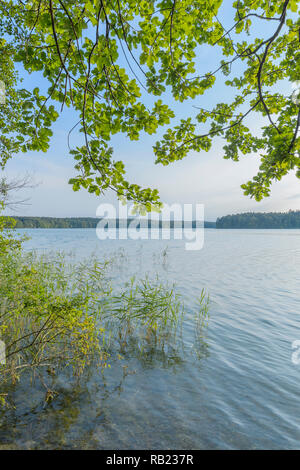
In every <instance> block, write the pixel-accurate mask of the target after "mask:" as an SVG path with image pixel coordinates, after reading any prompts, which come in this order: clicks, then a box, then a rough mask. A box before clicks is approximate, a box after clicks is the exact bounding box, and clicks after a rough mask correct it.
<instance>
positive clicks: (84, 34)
mask: <svg viewBox="0 0 300 470" xmlns="http://www.w3.org/2000/svg"><path fill="white" fill-rule="evenodd" d="M228 4H229V1H228V0H226V1H225V0H224V1H222V0H180V1H179V0H159V1H158V0H147V1H146V0H127V1H123V0H82V1H81V2H78V1H76V0H27V1H22V0H4V1H1V2H0V10H1V11H0V14H1V20H0V28H1V33H2V39H1V41H0V48H1V54H0V57H1V59H0V68H1V75H2V77H4V81H5V83H6V87H7V103H6V106H3V105H2V106H1V107H0V127H1V130H2V135H1V138H0V148H1V159H2V165H3V166H4V165H5V163H6V161H7V159H8V158H9V157H10V156H11V155H12V154H13V153H16V152H18V151H22V152H26V151H28V150H43V151H47V149H48V147H49V142H50V137H51V134H52V132H51V126H52V124H53V122H54V121H55V120H56V119H57V117H58V115H59V112H60V111H61V110H62V109H63V108H64V106H67V107H72V108H73V109H74V110H75V111H76V112H77V114H78V123H77V125H78V126H77V128H78V129H79V130H80V132H81V133H82V135H83V137H84V145H82V146H79V147H76V148H75V149H71V150H70V153H71V154H72V155H73V157H74V158H75V160H76V169H77V170H78V176H77V177H76V178H73V179H71V180H70V183H71V184H72V185H73V189H74V190H75V191H76V190H79V189H80V188H81V187H84V188H86V189H87V190H88V191H89V192H91V193H95V194H96V195H99V194H101V193H103V192H104V191H105V190H106V189H108V188H111V189H113V190H114V191H116V192H117V195H118V196H119V197H126V198H127V199H128V200H133V201H135V202H137V203H141V204H143V206H144V207H146V209H147V210H150V209H151V208H152V207H153V205H158V206H159V204H160V203H159V195H158V191H157V190H155V189H154V190H153V189H142V188H141V187H140V186H139V185H137V184H131V183H129V182H128V181H127V180H126V179H125V168H124V164H123V162H122V161H114V160H113V149H112V147H111V145H110V141H111V139H112V136H113V135H114V134H117V133H123V134H125V135H126V136H127V137H128V138H129V139H131V140H138V139H139V138H140V136H141V133H142V132H146V133H148V134H155V133H156V132H157V130H158V129H159V127H160V126H166V125H168V124H170V122H171V119H172V118H174V111H173V110H172V109H171V108H170V106H169V105H168V104H166V103H164V101H163V99H162V98H161V97H163V94H164V92H169V93H171V94H172V96H173V98H174V99H175V100H177V101H179V102H184V101H185V100H190V99H194V98H197V97H199V98H198V101H197V103H199V101H200V103H201V95H203V94H204V93H205V92H206V91H208V90H209V89H213V87H216V86H217V84H216V79H217V78H218V76H219V75H221V76H222V75H223V76H224V82H225V84H226V86H228V87H229V88H230V89H231V91H230V93H229V94H228V95H229V96H231V95H233V98H232V100H231V101H229V102H225V101H224V102H221V103H217V104H216V105H215V106H214V107H212V109H203V108H200V109H199V110H198V112H197V114H196V116H195V118H194V119H193V118H191V117H188V118H187V119H182V120H181V121H180V122H179V124H177V125H174V126H173V127H170V128H168V129H167V130H166V131H165V133H164V134H163V137H162V138H161V139H160V141H158V142H157V143H156V144H155V145H154V147H153V149H154V154H155V157H156V163H161V164H163V165H168V164H170V163H171V162H173V161H175V160H180V159H182V158H184V157H186V156H187V155H188V153H189V152H190V151H196V152H200V151H202V150H204V151H208V150H209V149H210V148H211V145H212V142H213V139H215V138H217V137H222V138H223V139H224V140H225V145H224V147H223V148H224V157H225V158H230V159H232V160H234V161H237V160H238V159H239V158H240V156H241V155H246V154H250V153H253V152H254V153H258V152H259V154H260V158H261V165H260V169H259V172H258V174H257V175H256V176H255V177H254V178H253V180H252V181H249V182H248V183H246V184H244V185H243V186H242V188H243V190H244V193H245V194H246V195H250V196H251V197H254V198H255V199H256V200H261V199H262V198H263V197H264V196H268V195H269V194H270V185H271V183H272V182H273V181H274V180H280V179H281V178H282V177H283V176H284V175H286V174H287V173H288V172H289V171H290V170H293V169H295V170H296V174H297V176H298V177H300V158H299V148H300V140H299V137H298V129H299V124H300V108H299V104H298V103H297V100H292V99H291V94H290V95H289V96H285V95H284V94H283V93H281V92H280V88H282V87H280V86H279V87H278V86H277V88H276V87H275V85H280V83H281V82H282V81H284V80H286V81H291V82H294V81H295V80H297V79H298V78H299V76H300V60H299V59H300V50H299V40H300V21H299V18H298V15H297V13H298V11H299V2H298V1H297V0H285V1H283V0H237V1H234V2H233V3H232V6H231V9H230V10H228V11H229V12H231V13H232V25H231V26H230V27H229V28H226V27H225V26H224V25H223V24H222V22H221V21H220V8H221V7H228V6H229V5H228ZM257 31H259V32H260V36H261V37H255V36H256V34H255V33H256V32H257ZM270 31H271V32H270ZM199 46H201V47H203V46H204V47H206V48H208V49H209V53H211V54H212V56H213V57H214V56H215V57H216V58H217V57H219V56H220V55H221V60H220V63H219V64H218V65H217V66H216V68H215V70H206V71H204V73H203V70H201V74H200V73H199V70H198V69H199V60H201V52H199V50H200V49H201V48H200V47H199ZM15 62H20V63H21V64H22V65H23V67H24V68H25V70H26V71H27V72H28V73H31V72H35V71H40V72H41V73H42V75H43V77H44V79H45V81H46V82H48V84H49V89H48V94H47V96H42V95H41V94H40V91H39V89H38V88H35V89H34V90H33V92H32V93H31V92H29V91H27V90H24V89H20V88H18V87H17V74H16V72H15V70H14V63H15ZM239 63H240V66H239V67H236V64H239ZM124 64H125V65H124ZM201 67H203V65H201ZM241 70H242V71H241ZM278 90H279V91H278ZM146 94H150V95H153V96H154V97H155V103H154V105H153V106H152V107H149V106H148V105H147V99H145V96H146ZM55 102H56V105H55V106H54V104H55ZM57 103H59V104H60V105H58V104H57ZM251 115H254V116H257V118H256V120H257V122H259V123H260V122H261V123H262V125H261V126H260V129H259V131H258V133H257V135H254V133H253V130H250V128H249V127H248V126H249V118H251ZM247 123H248V124H247Z"/></svg>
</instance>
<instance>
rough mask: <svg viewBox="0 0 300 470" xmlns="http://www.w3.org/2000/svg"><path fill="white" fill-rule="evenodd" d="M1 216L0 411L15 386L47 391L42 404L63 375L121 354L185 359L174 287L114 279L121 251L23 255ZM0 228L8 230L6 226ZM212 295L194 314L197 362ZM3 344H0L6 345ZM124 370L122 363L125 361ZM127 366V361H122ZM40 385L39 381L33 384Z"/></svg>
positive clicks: (101, 365) (102, 365) (72, 376)
mask: <svg viewBox="0 0 300 470" xmlns="http://www.w3.org/2000/svg"><path fill="white" fill-rule="evenodd" d="M7 222H8V220H7V218H4V217H0V301H1V309H0V340H1V342H3V343H4V344H5V364H1V365H0V408H1V406H2V407H4V408H5V407H11V406H14V404H13V396H14V389H15V388H16V387H17V386H18V384H20V385H22V384H24V383H25V384H27V385H26V390H28V393H30V392H29V390H30V388H31V387H32V386H34V387H35V386H39V387H42V388H44V392H45V394H44V401H45V404H48V403H50V402H51V401H52V400H53V399H55V397H56V395H57V387H56V385H57V383H58V382H59V380H60V378H61V376H62V375H63V376H64V377H67V380H68V381H70V383H72V381H73V380H78V379H79V378H80V377H84V374H85V372H88V371H89V370H90V368H91V367H96V368H97V369H99V371H100V372H102V373H103V372H104V370H105V369H107V368H110V367H111V364H115V361H116V360H117V361H118V360H120V361H122V364H124V363H125V364H126V357H130V356H134V357H137V358H138V359H140V360H143V359H144V358H145V356H147V357H148V356H151V357H153V358H155V360H158V361H160V362H161V363H164V361H165V362H170V361H173V360H175V361H177V362H178V363H180V362H182V361H183V360H184V354H185V353H184V351H185V350H186V346H185V343H184V338H183V335H182V325H183V323H184V321H185V314H186V311H185V307H184V303H183V300H182V298H181V296H180V293H178V292H177V290H176V287H175V286H173V285H169V284H168V283H166V282H165V281H161V280H160V279H159V277H158V276H156V277H154V278H149V277H147V276H146V277H143V278H141V279H135V278H131V279H128V280H127V281H126V283H124V285H120V286H115V285H114V283H113V282H111V278H110V270H111V269H114V266H115V267H116V266H117V267H120V265H121V264H122V260H123V262H124V263H126V262H127V258H126V256H124V255H123V256H122V255H121V254H120V253H119V254H118V253H117V254H116V255H115V256H114V257H112V258H111V259H109V260H104V261H99V260H98V259H96V258H90V259H88V260H87V261H85V262H80V263H75V262H74V261H72V260H69V258H67V257H66V255H64V254H62V253H52V254H48V255H38V254H36V253H34V252H29V253H26V252H24V251H23V249H22V242H23V241H24V237H23V238H21V239H17V238H16V234H15V232H14V230H12V228H13V225H14V221H13V219H10V224H11V229H10V230H8V229H7ZM4 227H6V228H5V229H4ZM208 306H209V296H208V295H207V294H206V292H205V291H204V290H202V292H201V295H200V296H199V297H198V307H197V309H196V310H197V311H195V312H193V315H194V332H195V338H194V344H193V346H192V347H190V346H189V352H190V353H193V354H194V355H195V360H198V359H199V357H200V356H201V351H202V349H203V347H204V349H205V341H203V337H204V336H203V335H204V328H205V327H206V325H207V322H208V318H209V314H208ZM3 343H2V344H3ZM123 367H124V365H123ZM125 367H126V365H125ZM37 383H38V384H37Z"/></svg>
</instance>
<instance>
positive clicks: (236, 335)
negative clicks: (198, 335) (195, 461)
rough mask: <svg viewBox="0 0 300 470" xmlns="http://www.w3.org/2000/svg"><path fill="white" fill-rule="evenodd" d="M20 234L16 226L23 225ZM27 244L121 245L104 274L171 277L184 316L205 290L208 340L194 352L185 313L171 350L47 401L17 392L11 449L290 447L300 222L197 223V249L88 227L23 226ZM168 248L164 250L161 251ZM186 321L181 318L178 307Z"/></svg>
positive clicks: (299, 380)
mask: <svg viewBox="0 0 300 470" xmlns="http://www.w3.org/2000/svg"><path fill="white" fill-rule="evenodd" d="M23 232H25V230H24V231H23ZM26 233H28V234H29V235H30V236H31V237H32V239H31V240H30V241H29V242H27V244H26V246H27V248H28V249H31V248H34V249H38V250H65V251H67V252H73V254H75V256H76V257H77V258H81V257H85V256H89V255H90V254H91V253H92V252H93V253H96V254H97V255H98V256H99V257H100V258H101V257H103V256H108V255H109V254H110V253H113V252H115V251H116V250H122V251H123V253H124V258H125V260H126V261H125V262H123V264H122V263H121V264H120V266H119V267H118V269H117V270H116V272H115V274H114V277H115V282H116V283H120V284H121V283H122V282H124V280H126V279H128V277H129V276H130V275H131V274H138V275H142V274H143V273H145V272H149V273H156V272H157V273H159V275H160V277H161V278H164V279H168V280H170V281H175V282H176V284H177V288H178V290H179V291H180V292H181V293H182V294H183V295H184V298H185V303H186V306H187V310H188V315H190V318H191V315H192V314H193V311H194V310H195V307H196V304H195V297H196V296H197V295H199V294H200V292H201V289H202V288H205V289H206V290H207V291H209V293H210V297H211V304H210V321H209V326H208V329H207V338H206V343H207V344H206V346H204V347H203V351H202V353H201V356H200V357H199V358H198V359H197V357H195V354H193V352H192V349H191V345H192V340H193V330H192V322H190V323H189V320H188V321H187V322H186V324H185V327H184V341H185V351H184V352H183V353H182V355H181V357H162V358H159V357H151V358H150V357H149V360H147V359H145V360H143V361H141V360H139V359H138V358H137V357H133V356H131V357H127V358H126V365H128V368H127V369H126V373H124V370H125V369H123V368H122V367H121V366H120V364H119V363H113V364H112V368H111V370H110V371H108V372H107V373H106V374H105V378H103V377H102V376H101V374H99V373H96V372H95V371H91V374H90V375H89V376H88V377H87V378H86V381H85V383H83V384H81V385H80V386H72V385H71V384H68V383H63V381H62V384H61V393H60V395H59V397H58V398H57V400H56V401H54V402H53V403H52V404H51V405H50V406H47V407H45V406H44V405H43V400H42V396H43V395H41V394H40V393H39V391H36V392H34V393H32V394H28V392H27V393H26V390H25V389H24V390H22V388H21V386H20V387H19V389H18V390H17V391H16V393H15V400H16V403H17V409H16V410H15V411H14V412H10V413H8V414H6V415H1V417H0V425H1V429H0V443H2V444H6V445H9V444H12V445H14V446H17V447H21V448H97V449H142V448H150V449H253V448H272V449H273V448H274V449H277V448H285V449H290V448H300V365H295V364H293V362H292V360H291V355H292V352H293V351H292V347H291V344H292V342H293V341H294V340H300V328H299V326H300V282H299V274H300V272H299V271H300V269H299V266H300V230H290V231H287V230H236V231H234V230H213V229H208V230H205V242H204V248H203V249H202V250H200V251H186V250H185V249H184V242H183V241H178V240H169V241H147V240H145V241H131V240H128V241H118V240H106V241H99V240H97V238H96V235H95V231H94V230H92V229H91V230H87V229H86V230H81V229H73V230H54V229H53V230H26ZM166 247H168V249H167V256H163V255H162V252H163V250H164V249H165V248H166ZM188 318H189V316H188Z"/></svg>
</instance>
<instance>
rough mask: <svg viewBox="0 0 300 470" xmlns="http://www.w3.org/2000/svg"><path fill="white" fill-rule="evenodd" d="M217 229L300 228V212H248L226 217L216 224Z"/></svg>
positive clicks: (218, 220)
mask: <svg viewBox="0 0 300 470" xmlns="http://www.w3.org/2000/svg"><path fill="white" fill-rule="evenodd" d="M216 227H217V228H300V211H289V212H247V213H244V214H235V215H226V216H225V217H220V218H218V219H217V222H216Z"/></svg>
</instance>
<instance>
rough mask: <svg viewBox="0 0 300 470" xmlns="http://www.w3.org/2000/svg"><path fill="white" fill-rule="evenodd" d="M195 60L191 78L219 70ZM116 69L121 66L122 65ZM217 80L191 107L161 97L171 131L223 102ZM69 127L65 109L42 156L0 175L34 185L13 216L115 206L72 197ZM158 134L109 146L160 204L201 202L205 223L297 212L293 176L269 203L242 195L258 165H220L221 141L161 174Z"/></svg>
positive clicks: (213, 59) (16, 161) (210, 58)
mask: <svg viewBox="0 0 300 470" xmlns="http://www.w3.org/2000/svg"><path fill="white" fill-rule="evenodd" d="M225 3H226V2H225ZM230 16H231V15H230V11H229V10H228V11H225V10H223V12H221V16H220V18H221V19H222V21H223V22H224V23H225V24H227V25H229V24H231V21H230ZM271 27H272V25H269V24H267V25H266V29H265V30H264V34H265V35H268V34H269V32H270V31H269V30H268V29H270V28H271ZM273 27H274V26H273ZM198 57H199V60H198V63H197V73H198V74H203V73H205V72H207V71H210V70H214V69H215V68H216V65H217V64H218V59H219V57H218V56H217V55H216V50H215V49H214V53H213V54H212V52H211V49H209V48H206V47H201V48H199V51H198ZM120 62H121V63H122V59H120ZM19 71H20V75H21V76H22V77H23V78H24V81H23V84H22V86H24V87H28V88H29V89H32V88H34V87H35V86H39V87H40V88H41V90H46V89H47V88H48V84H45V82H44V80H43V78H42V77H41V75H40V74H38V73H36V74H32V75H31V76H28V75H26V74H25V73H24V71H23V70H22V69H19ZM234 71H237V72H240V71H241V69H239V66H236V67H235V70H234ZM223 81H224V77H223V76H221V75H220V76H219V79H218V80H217V82H216V84H215V86H214V88H213V90H212V91H209V92H208V93H207V94H206V95H205V96H202V97H198V98H197V99H196V100H194V101H193V102H192V101H191V100H189V101H187V102H185V103H180V104H178V103H174V102H173V100H172V97H171V96H170V94H169V93H166V94H165V95H164V96H163V97H162V99H163V100H164V101H165V102H166V103H168V104H170V105H171V107H173V109H174V110H175V113H176V118H175V120H174V123H175V124H176V120H179V119H180V118H183V117H184V118H186V117H188V116H194V115H195V114H196V113H197V110H195V109H194V108H193V105H195V106H201V107H204V108H211V107H212V106H214V105H215V104H216V103H218V102H220V101H227V100H229V99H230V94H231V93H232V92H231V90H230V89H228V87H225V86H224V84H223ZM45 85H46V87H45ZM282 89H283V90H284V91H285V94H290V93H291V92H292V89H291V84H289V83H285V84H283V85H282ZM224 96H225V97H226V98H224ZM145 102H146V103H147V104H149V105H151V102H153V99H152V98H151V97H149V96H145ZM255 119H256V120H255ZM75 123H76V114H75V113H74V112H73V111H71V110H68V109H67V110H65V111H64V112H63V114H62V115H61V116H60V118H59V119H58V121H57V122H56V123H55V125H54V127H53V131H54V135H53V137H52V140H51V147H50V149H49V151H48V152H47V153H46V154H43V153H33V152H30V153H28V154H24V155H17V156H15V157H14V158H13V159H12V160H11V161H9V162H8V164H7V167H6V170H5V172H4V173H5V175H7V176H8V177H9V178H11V177H16V176H22V175H24V174H25V173H29V174H31V175H32V176H33V178H34V180H35V182H36V183H37V184H38V186H37V187H36V188H34V189H31V190H28V191H27V193H28V194H26V196H27V195H28V196H29V197H30V205H28V206H23V207H22V208H21V209H19V214H20V215H36V216H53V217H68V216H70V217H71V216H72V217H73V216H91V217H93V216H95V214H96V209H97V206H98V205H99V204H100V203H102V202H113V201H115V197H114V195H113V194H111V193H109V192H108V193H107V194H106V195H105V196H102V197H100V198H99V197H95V196H92V195H90V194H88V193H87V192H86V191H84V190H81V191H79V192H76V193H74V192H73V191H72V188H71V186H70V185H68V180H69V178H70V177H72V176H73V175H75V174H76V172H75V170H74V168H73V163H74V162H73V159H72V157H71V156H70V155H69V151H68V146H67V134H68V131H69V130H70V128H72V127H73V125H74V124H75ZM248 123H250V128H251V129H253V131H254V132H255V131H256V130H258V129H259V124H260V122H259V121H257V116H254V117H253V118H251V120H250V121H248ZM161 134H162V130H161V131H160V132H159V134H158V135H157V136H148V135H141V139H140V141H139V142H131V141H130V140H129V139H128V138H126V136H122V135H121V136H116V137H115V138H114V140H113V141H112V144H113V146H114V159H115V160H123V161H124V162H125V165H126V170H127V177H128V180H129V181H131V182H136V183H138V184H140V185H141V186H143V187H155V188H157V189H158V190H159V192H160V196H161V200H162V201H163V202H166V203H202V204H204V206H205V219H206V220H215V219H216V217H218V216H222V215H226V214H229V213H237V212H244V211H282V210H288V209H299V207H300V194H299V180H298V179H297V178H296V177H295V176H294V174H290V175H289V176H287V177H286V178H284V179H283V180H282V181H281V182H278V183H275V184H274V185H273V188H272V195H271V197H270V198H267V199H265V200H263V201H262V202H260V203H257V202H256V201H253V200H251V199H249V198H248V197H246V196H244V195H243V193H242V190H241V188H240V185H241V184H242V183H245V182H247V181H248V180H249V179H251V177H252V176H254V175H255V173H256V172H257V170H258V166H259V158H258V156H257V155H250V156H246V157H243V158H241V160H240V162H238V163H236V162H232V161H230V160H224V159H223V158H222V155H223V151H222V145H224V142H223V141H222V140H221V139H217V140H215V141H214V144H213V146H212V149H211V150H210V151H209V152H208V153H205V152H201V153H195V152H191V153H190V155H189V156H188V157H187V158H185V159H184V160H182V161H178V162H174V163H173V164H171V165H169V166H167V167H163V166H162V165H155V164H154V160H155V158H154V155H153V151H152V145H153V144H154V143H155V141H156V140H157V138H159V136H160V135H161ZM71 142H72V144H73V146H75V145H76V144H79V143H80V137H79V136H78V134H76V133H74V134H73V137H72V141H71Z"/></svg>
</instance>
